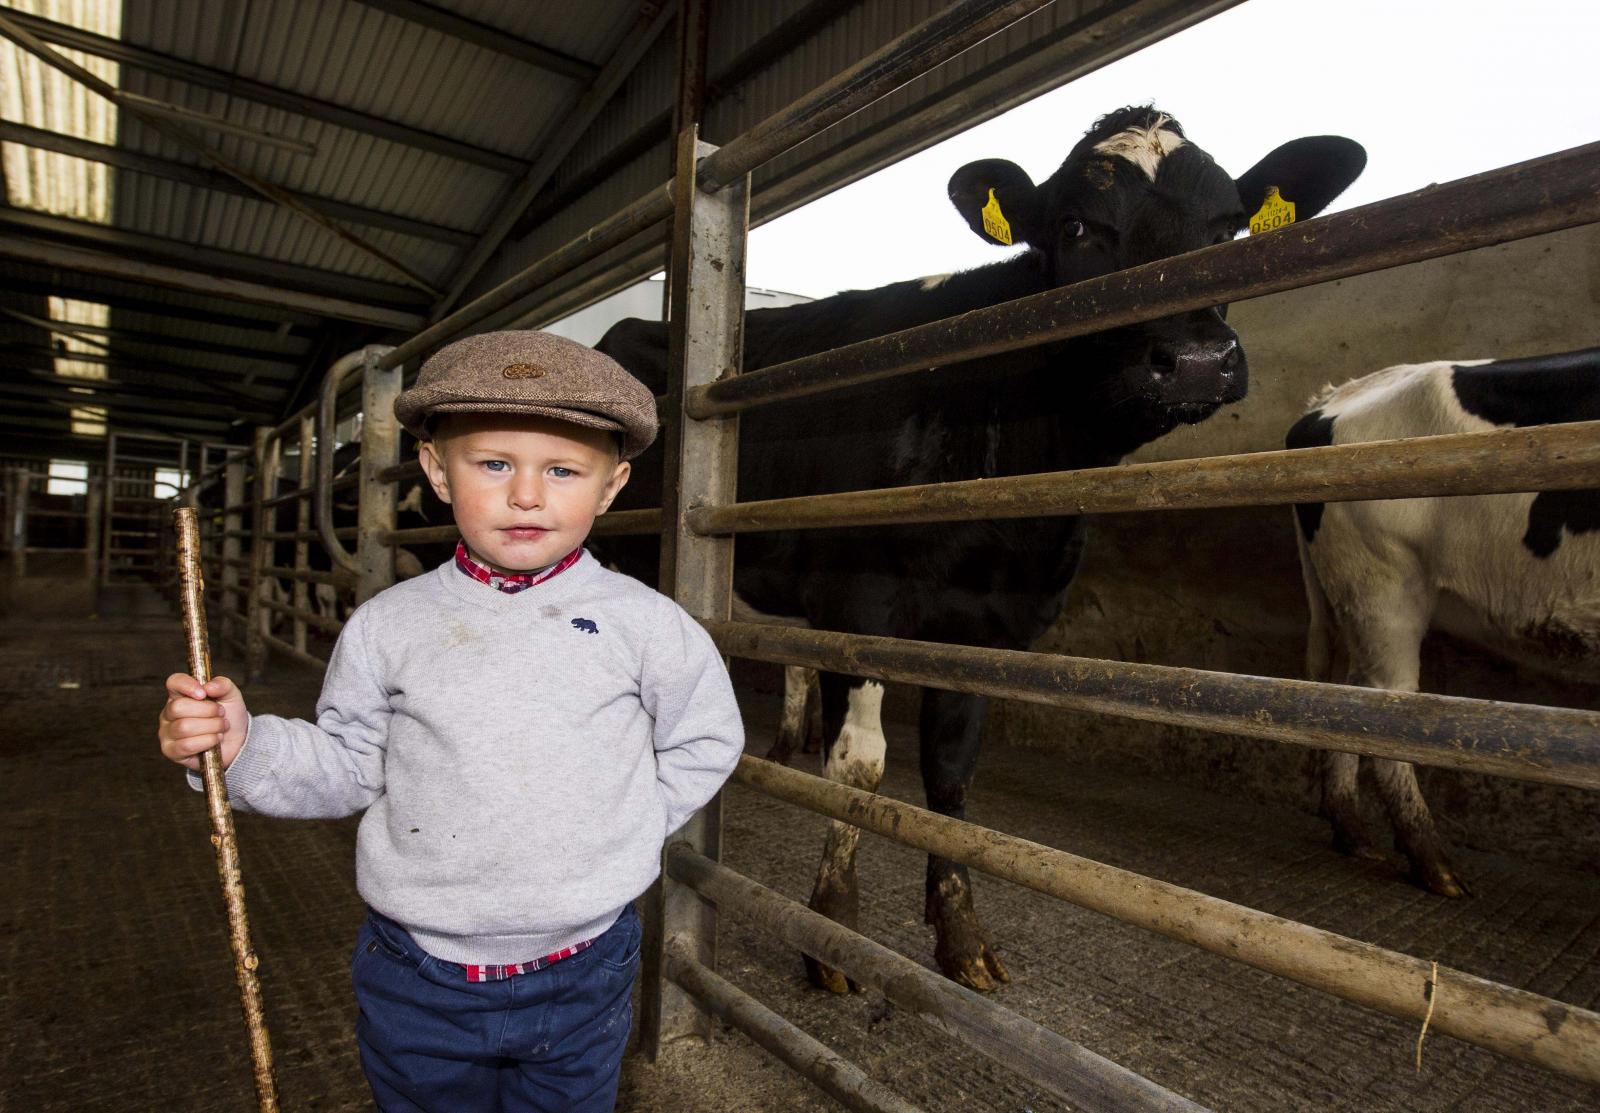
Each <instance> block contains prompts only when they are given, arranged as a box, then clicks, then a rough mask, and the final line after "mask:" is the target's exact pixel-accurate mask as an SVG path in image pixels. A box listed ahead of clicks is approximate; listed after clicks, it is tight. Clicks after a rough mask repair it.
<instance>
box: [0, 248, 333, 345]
mask: <svg viewBox="0 0 1600 1113" xmlns="http://www.w3.org/2000/svg"><path fill="white" fill-rule="evenodd" d="M37 273H38V274H39V275H41V276H42V277H40V278H15V277H5V278H0V299H5V298H7V297H8V296H10V297H12V298H13V300H17V299H18V298H20V299H28V298H67V299H70V300H72V301H83V302H90V303H92V304H94V305H105V306H109V307H110V308H111V309H112V310H119V309H120V310H124V311H126V312H129V313H140V314H143V315H145V316H149V317H170V318H171V319H173V320H175V321H192V322H194V323H196V324H202V325H212V326H214V327H216V328H225V329H229V330H231V331H234V332H240V333H245V334H247V335H246V336H245V337H244V340H245V343H246V344H247V345H251V346H253V345H257V344H259V345H260V346H261V347H262V348H263V349H268V350H271V351H277V352H289V353H291V354H298V353H299V352H301V351H302V350H304V348H305V346H306V344H307V342H309V340H310V338H309V337H304V336H298V335H293V334H289V333H284V332H281V331H280V330H281V329H284V328H288V327H289V326H291V325H298V326H302V327H305V328H315V327H317V326H319V325H321V324H322V321H323V318H322V317H320V316H317V315H316V314H312V313H303V312H299V311H296V310H291V309H288V308H286V307H284V306H272V307H267V308H262V309H261V310H260V311H261V312H262V313H263V314H266V313H270V314H271V316H266V315H263V316H260V317H248V316H239V315H238V313H239V311H240V310H245V308H246V307H244V306H243V305H241V304H240V303H238V302H222V303H221V304H213V306H212V307H211V308H203V307H197V306H193V305H187V304H175V303H172V302H164V301H152V300H151V299H150V298H147V297H140V296H138V295H135V294H131V293H129V292H128V288H127V287H124V286H122V285H121V284H120V283H118V284H117V285H116V286H114V287H112V288H110V289H95V288H93V287H91V286H87V285H84V284H83V281H82V280H83V278H84V277H86V276H84V275H76V274H70V273H68V272H65V271H49V270H43V269H41V270H39V271H38V272H37ZM43 276H47V277H43ZM111 281H116V280H114V279H113V280H111ZM142 292H144V291H141V293H142ZM34 308H37V306H35V307H34ZM257 308H258V307H257V306H253V305H252V306H250V307H249V309H251V310H254V309H257ZM247 311H248V310H247Z"/></svg>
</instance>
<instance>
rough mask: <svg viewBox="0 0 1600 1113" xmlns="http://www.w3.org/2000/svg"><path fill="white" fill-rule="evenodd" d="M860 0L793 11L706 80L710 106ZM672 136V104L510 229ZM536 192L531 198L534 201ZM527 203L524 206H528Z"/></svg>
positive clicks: (525, 228) (518, 233)
mask: <svg viewBox="0 0 1600 1113" xmlns="http://www.w3.org/2000/svg"><path fill="white" fill-rule="evenodd" d="M861 3H862V0H813V2H812V3H810V4H807V5H806V6H805V7H804V8H801V9H800V10H799V11H797V12H796V13H795V14H794V15H792V16H790V17H789V18H788V19H786V20H784V21H783V22H782V23H780V24H779V25H778V26H777V27H774V28H773V29H772V30H771V31H770V32H768V33H767V34H765V35H763V36H762V37H761V38H760V39H758V40H757V41H756V42H754V43H752V44H751V45H750V46H749V48H748V49H746V50H745V51H744V53H742V54H740V55H739V56H738V57H737V58H735V59H734V60H733V61H731V62H729V63H728V65H727V67H726V68H724V69H723V70H722V72H720V73H717V74H714V75H712V77H711V78H710V79H709V80H708V81H707V82H706V91H705V103H706V106H707V107H710V106H711V105H713V104H715V103H717V102H718V101H721V100H723V99H724V98H725V97H727V95H728V94H729V93H731V92H733V91H734V90H735V89H737V88H738V87H739V86H740V85H742V84H744V83H745V82H746V81H748V80H749V79H750V78H752V77H754V76H755V75H756V74H758V73H760V72H761V71H762V70H764V69H766V68H767V67H769V66H771V65H772V64H773V63H774V62H776V61H778V60H779V59H780V58H781V57H783V55H785V54H787V53H789V52H791V51H793V50H794V49H795V48H796V46H798V45H799V44H800V43H802V42H804V41H806V40H807V39H809V38H811V37H812V36H814V35H816V34H817V33H818V32H820V31H821V30H822V29H823V28H824V27H826V26H828V24H830V23H832V22H833V21H834V20H836V19H838V18H839V17H840V16H842V15H844V14H845V13H846V12H848V11H850V10H851V9H853V8H858V7H860V6H861ZM671 138H672V110H671V109H670V108H669V109H667V110H665V111H663V112H661V113H659V114H657V115H655V116H653V117H651V118H650V119H649V120H648V121H646V122H645V123H644V124H642V125H641V126H640V127H639V129H638V130H637V131H635V132H634V133H633V134H632V135H630V136H628V138H626V139H624V140H623V141H622V142H621V143H619V144H618V145H617V146H616V147H614V148H613V149H612V150H611V151H609V152H607V154H606V155H605V156H604V157H603V158H601V159H600V161H598V162H596V163H595V164H594V166H592V167H591V168H590V169H589V170H587V171H585V172H584V173H583V174H582V175H581V176H579V177H578V178H574V179H573V180H572V181H570V182H568V183H567V184H566V185H565V186H563V187H562V188H561V189H560V190H559V191H558V192H557V193H555V194H553V195H552V196H551V197H549V198H546V199H545V200H544V203H543V204H541V205H540V206H539V209H538V210H537V211H536V212H533V213H531V214H529V213H527V212H522V213H518V218H517V221H516V223H515V225H514V226H513V228H512V232H511V234H512V235H513V236H515V237H518V238H520V237H522V236H525V235H527V233H528V232H529V231H531V230H532V228H533V227H535V226H537V225H538V224H540V223H542V222H543V221H544V220H545V219H547V218H548V217H549V216H550V215H551V214H552V213H554V212H557V211H559V210H560V209H563V208H565V207H566V206H567V205H568V203H569V202H571V200H572V199H573V198H575V197H581V196H582V195H583V194H585V193H587V192H589V190H591V189H593V188H594V187H595V186H596V185H598V184H599V183H600V182H602V181H604V180H605V179H607V178H609V177H611V175H613V174H615V173H616V172H617V171H618V170H620V169H622V168H623V167H624V166H626V165H627V164H628V163H630V162H632V161H633V160H634V159H636V158H638V157H640V156H641V155H643V154H644V153H645V152H646V151H649V150H650V149H651V148H652V147H656V146H659V145H660V144H662V143H665V142H667V140H669V139H671ZM533 200H538V198H530V204H531V202H532V201H533ZM527 208H528V206H524V209H525V210H526V209H527Z"/></svg>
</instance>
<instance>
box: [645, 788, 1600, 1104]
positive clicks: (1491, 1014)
mask: <svg viewBox="0 0 1600 1113" xmlns="http://www.w3.org/2000/svg"><path fill="white" fill-rule="evenodd" d="M734 779H735V780H737V781H739V782H740V783H741V784H744V785H747V786H749V787H750V788H752V789H754V790H755V791H757V792H761V793H764V794H766V795H768V796H772V797H775V798H777V799H779V800H787V801H788V802H790V803H792V804H797V805H799V806H801V807H803V808H807V809H809V810H811V811H814V812H817V813H819V814H821V815H826V816H831V817H833V818H834V819H837V820H841V821H843V822H845V823H848V824H850V825H851V826H853V827H860V828H863V829H865V830H868V831H872V832H875V833H876V834H879V835H882V836H884V837H885V838H888V839H892V840H894V841H896V842H899V843H902V844H904V845H907V846H913V847H916V848H917V849H919V850H925V851H927V852H929V853H930V854H938V855H941V856H943V857H946V858H950V859H952V860H954V861H957V862H962V863H964V864H966V865H968V866H971V867H972V868H973V869H977V870H982V871H983V872H984V873H987V874H990V875H991V876H993V877H999V878H1003V879H1005V880H1007V881H1012V882H1015V883H1016V884H1018V885H1024V886H1026V887H1027V888H1030V889H1033V890H1035V891H1037V892H1040V893H1046V894H1048V895H1050V896H1053V897H1057V898H1059V899H1061V900H1064V901H1067V902H1069V903H1071V904H1075V905H1078V906H1079V907H1082V908H1088V909H1092V910H1093V911H1096V912H1100V913H1103V914H1104V915H1107V916H1110V917H1112V918H1113V919H1116V920H1121V921H1122V922H1124V923H1128V924H1134V925H1136V926H1138V927H1142V928H1146V929H1148V930H1150V931H1153V932H1156V933H1158V934H1160V935H1165V936H1168V937H1170V938H1172V939H1177V940H1179V941H1181V942H1184V943H1190V944H1193V945H1194V946H1197V947H1200V948H1202V949H1204V950H1207V951H1210V952H1212V953H1213V954H1218V955H1221V956H1223V957H1224V958H1230V959H1235V960H1237V961H1239V962H1243V963H1246V964H1247V965H1250V966H1253V967H1255V968H1256V969H1258V970H1265V971H1267V972H1269V973H1272V974H1278V975H1280V976H1282V977H1285V978H1289V979H1291V980H1293V981H1297V982H1299V983H1301V984H1302V985H1308V986H1311V987H1312V988H1313V989H1318V990H1321V991H1323V992H1325V993H1331V994H1333V995H1334V996H1336V997H1341V998H1343V999H1344V1000H1346V1001H1354V1002H1355V1003H1357V1004H1359V1005H1365V1006H1367V1007H1369V1008H1374V1009H1378V1010H1380V1011H1382V1012H1386V1013H1388V1014H1390V1015H1391V1016H1398V1017H1401V1018H1402V1019H1406V1020H1417V1021H1420V1020H1422V1019H1423V1017H1424V1016H1425V1015H1428V1016H1431V1017H1432V1020H1431V1023H1432V1025H1433V1027H1434V1028H1436V1029H1437V1030H1439V1031H1441V1032H1445V1033H1447V1034H1449V1035H1452V1036H1455V1037H1456V1038H1457V1039H1462V1040H1466V1041H1467V1042H1468V1043H1474V1044H1477V1045H1478V1046H1479V1047H1486V1048H1489V1049H1490V1050H1491V1051H1497V1052H1499V1053H1500V1054H1502V1055H1507V1056H1510V1057H1511V1058H1513V1059H1521V1060H1522V1061H1524V1062H1528V1063H1534V1064H1537V1065H1538V1066H1541V1067H1545V1068H1548V1069H1550V1070H1555V1071H1560V1072H1561V1073H1563V1074H1569V1075H1571V1076H1573V1077H1574V1078H1581V1079H1584V1080H1585V1081H1588V1082H1600V1013H1594V1012H1591V1011H1590V1010H1588V1009H1584V1008H1580V1007H1579V1006H1577V1005H1570V1004H1567V1003H1566V1002H1564V1001H1557V1000H1554V999H1552V998H1549V997H1542V996H1540V995H1539V994H1537V993H1530V992H1528V991H1527V990H1524V989H1517V988H1515V987H1513V986H1508V985H1501V984H1500V983H1498V982H1491V981H1489V980H1487V979H1485V978H1479V977H1476V976H1474V975H1472V974H1467V973H1464V972H1462V971H1459V970H1453V969H1450V968H1449V967H1446V966H1439V967H1438V968H1437V969H1438V973H1437V975H1436V976H1435V974H1434V973H1433V968H1432V966H1431V964H1430V963H1429V962H1426V961H1424V960H1423V959H1420V958H1413V957H1412V956H1410V955H1405V954H1400V953H1399V952H1397V951H1389V950H1385V949H1384V948H1382V947H1376V946H1373V945H1372V944H1370V943H1363V942H1361V941H1359V940H1356V939H1350V938H1347V937H1345V936H1342V935H1336V934H1334V933H1333V932H1331V931H1323V930H1322V929H1320V928H1314V927H1311V926H1309V925H1307V924H1301V923H1297V922H1295V921H1294V920H1287V919H1284V918H1282V917H1280V916H1273V915H1270V914H1268V913H1266V912H1259V911H1257V910H1255V909H1253V908H1246V907H1244V906H1243V905H1238V904H1233V903H1230V902H1229V901H1225V900H1219V899H1218V898H1216V897H1212V896H1207V895H1206V894H1204V893H1197V892H1195V891H1194V890H1192V889H1184V888H1182V887H1180V886H1177V885H1173V884H1170V883H1168V882H1165V881H1158V880H1156V879H1154V878H1150V877H1143V876H1141V875H1139V874H1137V873H1133V872H1132V871H1130V870H1123V869H1118V868H1117V867H1115V866H1108V865H1105V864H1104V863H1101V862H1095V861H1091V860H1090V859H1087V858H1080V857H1078V856H1077V855H1075V854H1068V853H1067V852H1066V851H1063V850H1056V849H1054V848H1053V847H1048V846H1044V845H1041V844H1040V843H1036V842H1029V841H1028V840H1027V839H1020V838H1017V837H1016V836H1015V835H1007V834H1003V833H1002V832H999V831H991V830H989V829H988V828H986V827H980V826H978V825H977V824H974V823H967V822H964V821H962V820H959V819H952V818H950V817H949V816H944V815H938V814H936V813H934V812H930V811H927V810H926V809H924V808H918V807H916V806H914V805H911V804H904V803H901V802H900V801H898V800H891V799H888V798H887V797H883V796H877V795H874V794H871V793H866V792H862V791H860V790H859V789H854V788H849V787H847V786H845V785H841V784H835V783H834V782H832V781H826V780H823V779H822V778H821V777H813V776H810V775H809V774H806V773H801V772H799V771H797V770H793V769H786V768H784V767H783V766H781V765H777V764H774V763H773V762H770V761H761V760H758V759H756V758H751V757H744V758H741V759H740V761H739V767H738V768H737V769H736V770H735V771H734ZM672 861H673V859H671V858H669V862H672ZM919 969H921V968H920V967H919ZM1430 986H1432V987H1434V988H1433V989H1432V991H1431V996H1430Z"/></svg>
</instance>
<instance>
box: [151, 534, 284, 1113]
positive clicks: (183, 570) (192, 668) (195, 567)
mask: <svg viewBox="0 0 1600 1113" xmlns="http://www.w3.org/2000/svg"><path fill="white" fill-rule="evenodd" d="M172 517H173V523H174V525H176V527H177V530H178V585H179V590H180V592H181V594H182V596H183V632H184V635H185V637H186V639H187V641H188V643H189V674H190V675H191V676H193V677H194V678H195V679H196V680H198V681H199V682H200V683H201V684H204V683H206V682H207V681H208V680H210V679H211V643H210V639H209V638H208V637H207V636H206V612H205V605H204V600H205V579H204V577H203V576H202V575H201V572H200V523H199V521H198V520H197V519H196V517H195V512H194V510H193V509H192V508H190V507H187V506H185V507H180V508H179V509H177V510H174V511H173V512H172ZM200 777H201V779H202V780H203V781H204V782H205V786H206V811H208V812H209V813H210V814H211V845H212V846H214V847H216V848H217V873H218V874H219V875H220V876H221V878H222V896H223V899H224V900H225V901H226V902H227V905H228V941H229V942H230V943H231V944H232V945H233V976H234V980H235V981H236V982H238V983H239V1004H240V1006H241V1007H242V1008H243V1009H244V1023H245V1027H246V1028H248V1029H249V1030H250V1059H251V1062H252V1063H253V1065H254V1066H255V1074H256V1103H257V1105H258V1106H259V1108H260V1109H261V1113H278V1089H277V1085H276V1083H275V1082H274V1081H273V1079H272V1042H271V1041H270V1040H269V1039H268V1038H267V1022H266V1017H265V1016H264V1014H263V1013H262V1009H261V982H260V980H259V979H257V977H256V967H257V966H259V965H260V960H259V959H257V958H256V953H255V950H254V949H253V948H252V947H251V946H250V920H249V918H248V917H247V916H246V915H245V910H244V877H243V876H242V875H241V874H240V872H239V844H238V843H237V842H236V841H235V840H234V837H233V809H232V808H230V807H229V806H228V786H227V782H226V781H224V780H223V776H222V758H221V756H220V755H219V754H218V753H217V751H216V750H215V749H214V748H213V749H210V750H207V751H206V752H205V753H203V754H201V755H200Z"/></svg>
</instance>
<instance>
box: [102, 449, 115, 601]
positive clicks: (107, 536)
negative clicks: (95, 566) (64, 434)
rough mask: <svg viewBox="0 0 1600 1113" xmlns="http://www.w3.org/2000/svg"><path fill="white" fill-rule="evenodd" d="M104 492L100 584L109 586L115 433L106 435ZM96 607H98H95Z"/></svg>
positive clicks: (113, 500)
mask: <svg viewBox="0 0 1600 1113" xmlns="http://www.w3.org/2000/svg"><path fill="white" fill-rule="evenodd" d="M104 480H105V493H104V496H103V497H102V498H101V500H100V504H101V508H102V512H103V517H102V518H101V520H100V586H101V587H110V586H111V546H112V544H113V541H114V538H113V537H112V533H111V531H112V529H113V528H114V526H115V523H116V518H117V435H116V434H115V433H108V434H107V435H106V473H105V476H104ZM97 609H98V608H97Z"/></svg>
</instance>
